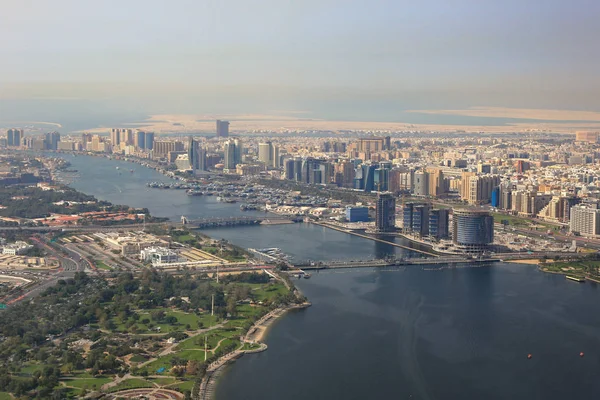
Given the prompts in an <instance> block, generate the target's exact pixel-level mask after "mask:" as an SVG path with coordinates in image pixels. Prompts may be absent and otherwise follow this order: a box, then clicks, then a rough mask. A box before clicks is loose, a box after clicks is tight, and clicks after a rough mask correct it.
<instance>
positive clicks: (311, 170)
mask: <svg viewBox="0 0 600 400" xmlns="http://www.w3.org/2000/svg"><path fill="white" fill-rule="evenodd" d="M296 173H297V172H296ZM332 177H333V167H332V166H331V164H330V163H328V162H327V161H325V160H321V159H316V158H313V157H306V158H304V159H303V160H302V164H301V181H302V182H304V183H313V184H328V183H331V179H332Z"/></svg>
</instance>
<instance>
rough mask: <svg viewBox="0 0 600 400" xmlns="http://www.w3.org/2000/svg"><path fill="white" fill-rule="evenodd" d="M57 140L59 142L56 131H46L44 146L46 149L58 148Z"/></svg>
mask: <svg viewBox="0 0 600 400" xmlns="http://www.w3.org/2000/svg"><path fill="white" fill-rule="evenodd" d="M58 142H60V133H58V132H48V133H46V148H47V149H48V150H58Z"/></svg>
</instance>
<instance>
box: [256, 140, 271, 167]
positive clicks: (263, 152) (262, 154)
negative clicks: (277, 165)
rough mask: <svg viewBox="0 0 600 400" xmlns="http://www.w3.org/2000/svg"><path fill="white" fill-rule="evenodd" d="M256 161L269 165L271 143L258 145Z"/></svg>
mask: <svg viewBox="0 0 600 400" xmlns="http://www.w3.org/2000/svg"><path fill="white" fill-rule="evenodd" d="M258 161H260V162H262V163H264V164H266V165H269V164H270V162H271V142H267V143H259V144H258Z"/></svg>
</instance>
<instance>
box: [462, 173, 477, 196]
mask: <svg viewBox="0 0 600 400" xmlns="http://www.w3.org/2000/svg"><path fill="white" fill-rule="evenodd" d="M472 176H477V173H475V172H469V171H463V172H462V173H461V179H460V198H461V199H462V200H468V199H469V192H470V190H471V189H470V183H469V181H470V179H471V177H472Z"/></svg>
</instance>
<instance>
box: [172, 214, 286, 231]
mask: <svg viewBox="0 0 600 400" xmlns="http://www.w3.org/2000/svg"><path fill="white" fill-rule="evenodd" d="M287 222H293V220H292V219H290V218H288V217H280V216H264V217H256V216H250V217H226V218H201V219H187V218H186V217H181V223H182V224H184V225H186V226H189V227H192V228H195V229H207V228H220V227H224V226H240V225H258V224H268V223H273V224H277V223H287Z"/></svg>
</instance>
